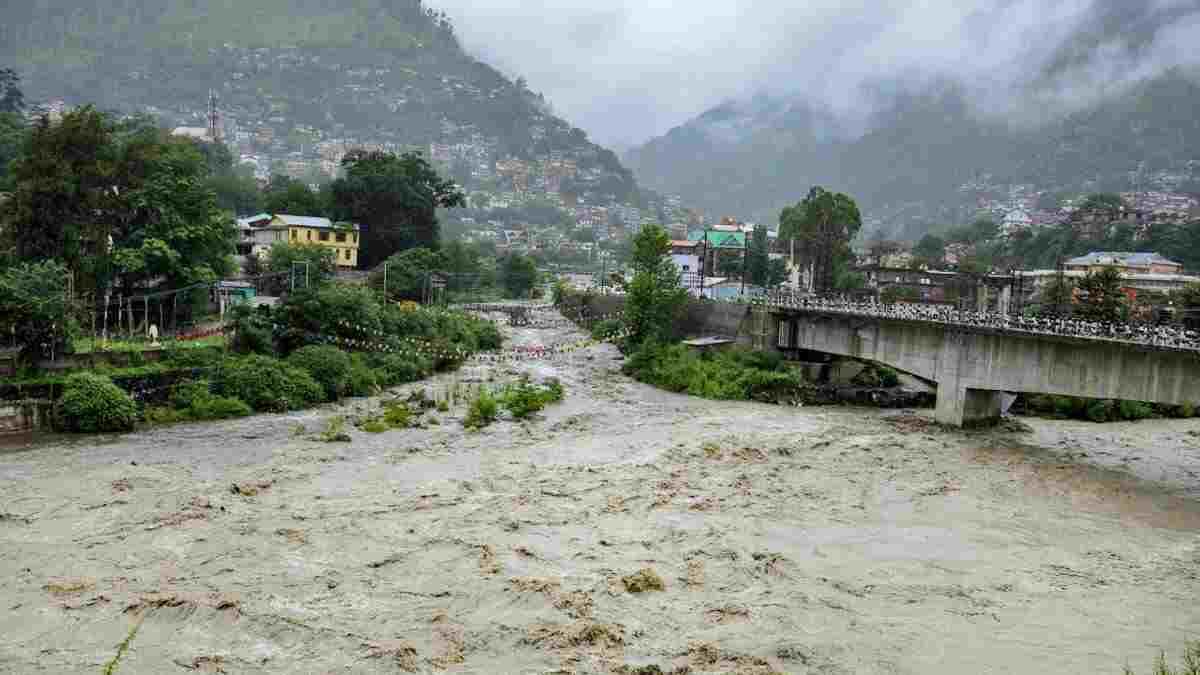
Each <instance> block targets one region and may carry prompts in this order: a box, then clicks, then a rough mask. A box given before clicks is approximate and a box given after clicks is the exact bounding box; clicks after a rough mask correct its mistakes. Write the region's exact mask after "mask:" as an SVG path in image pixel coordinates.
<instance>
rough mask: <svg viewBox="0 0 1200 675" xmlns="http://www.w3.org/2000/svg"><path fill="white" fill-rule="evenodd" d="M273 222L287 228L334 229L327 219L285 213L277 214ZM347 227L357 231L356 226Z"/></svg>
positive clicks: (331, 222)
mask: <svg viewBox="0 0 1200 675" xmlns="http://www.w3.org/2000/svg"><path fill="white" fill-rule="evenodd" d="M274 220H278V221H279V222H281V223H283V224H284V225H287V226H288V227H311V228H314V229H318V230H331V229H333V228H334V227H335V225H334V223H333V221H331V220H329V219H328V218H314V217H313V216H291V215H288V214H286V213H277V214H275V218H274ZM339 225H340V223H339ZM349 227H351V228H353V229H354V230H355V231H358V225H349Z"/></svg>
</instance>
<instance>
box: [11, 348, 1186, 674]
mask: <svg viewBox="0 0 1200 675" xmlns="http://www.w3.org/2000/svg"><path fill="white" fill-rule="evenodd" d="M508 332H509V334H510V335H509V337H510V340H511V342H512V344H513V345H514V346H526V347H533V346H538V345H553V344H560V343H563V342H569V341H578V340H579V339H580V338H581V336H580V334H578V333H576V332H574V331H572V330H570V329H565V328H554V329H508ZM619 368H620V360H619V355H618V354H617V353H616V350H615V349H614V348H612V347H611V346H608V345H598V346H593V347H589V348H586V349H579V350H575V351H572V352H569V353H566V354H562V355H558V356H556V357H555V358H553V359H548V360H529V361H523V362H522V361H516V362H510V363H498V364H490V363H478V364H470V365H468V366H467V367H466V368H464V370H463V371H461V372H459V373H454V374H444V375H440V376H438V377H437V378H435V379H434V380H433V381H431V382H427V383H420V384H416V385H410V386H408V387H405V388H402V389H401V390H400V393H401V395H403V394H404V393H405V392H407V391H412V390H416V389H420V388H430V389H432V388H434V387H438V386H444V387H451V386H454V385H455V384H456V383H460V382H471V381H486V380H488V379H489V378H490V379H493V380H495V381H506V380H509V379H515V378H516V377H518V376H519V375H520V374H522V373H527V374H529V375H531V376H532V377H534V378H538V379H541V378H547V377H557V378H558V379H559V380H560V381H561V382H562V383H563V385H564V387H565V390H566V400H565V401H564V402H563V403H562V404H558V405H553V406H551V407H549V408H547V409H546V410H545V411H544V413H543V414H542V415H541V416H540V417H539V418H537V419H535V420H534V421H531V422H527V423H517V422H513V421H500V422H498V423H496V424H494V425H492V426H489V427H487V428H486V429H484V430H483V431H481V432H478V433H475V432H470V431H467V430H465V429H463V427H462V424H461V418H462V416H463V415H464V414H465V409H463V408H461V407H458V408H454V409H452V410H450V411H448V412H444V413H443V412H438V411H436V410H435V411H431V412H430V413H428V416H430V417H431V418H437V419H438V420H439V422H438V423H437V424H427V425H426V426H425V428H420V429H405V430H394V431H388V432H386V433H381V434H369V433H364V432H360V431H358V430H355V429H353V428H352V427H349V428H348V429H347V431H348V433H350V435H351V437H352V442H350V443H324V442H321V441H320V440H318V439H316V438H315V437H314V434H315V432H317V431H319V430H320V429H322V428H324V427H325V426H326V424H327V423H328V420H329V419H331V418H334V417H339V416H350V415H354V414H358V413H366V412H369V411H370V410H372V409H375V408H377V407H378V405H379V403H380V401H379V400H378V399H374V400H373V399H360V400H353V401H350V402H347V403H346V404H343V405H341V406H325V407H322V408H318V409H313V410H308V411H302V412H296V413H290V414H286V415H265V416H256V417H252V418H248V419H242V420H234V421H228V422H220V423H209V424H183V425H178V426H172V427H168V428H161V429H153V430H150V431H148V432H145V433H140V434H137V435H129V436H117V437H103V438H72V439H60V440H53V441H51V442H48V443H45V442H37V443H34V445H33V447H30V448H27V449H20V450H19V451H11V452H7V453H5V454H0V490H2V492H0V494H3V495H4V498H3V501H2V502H0V595H3V597H4V598H5V599H6V603H7V604H6V608H7V609H8V611H6V612H5V613H4V615H3V616H0V670H5V671H11V672H21V673H56V674H57V673H96V672H99V671H100V670H101V669H102V668H103V667H104V665H105V664H107V663H110V662H111V661H112V660H113V659H114V658H115V656H116V655H117V654H118V652H120V653H121V658H120V661H119V663H118V664H117V667H116V671H115V672H117V673H147V674H149V673H154V674H158V673H163V672H171V671H175V670H180V671H181V672H182V671H183V669H190V670H192V671H194V672H221V671H224V672H229V673H237V672H247V673H248V672H254V673H297V672H304V673H330V672H338V673H342V672H348V673H394V672H422V673H425V672H429V673H435V672H448V673H481V674H482V673H525V672H536V673H548V672H560V673H580V674H582V673H620V672H625V673H632V672H638V671H637V670H636V669H637V668H642V667H646V666H650V665H656V666H659V667H660V668H661V670H662V672H670V671H671V670H672V669H677V668H680V667H683V666H687V667H690V669H691V672H692V673H742V674H750V673H760V674H761V673H867V674H870V673H881V674H882V673H914V674H916V673H920V674H922V675H927V674H940V673H946V674H947V675H949V674H951V673H953V674H955V675H958V674H959V673H962V672H988V673H1014V674H1017V673H1020V674H1025V673H1031V672H1053V673H1067V674H1070V673H1080V674H1081V675H1082V674H1084V673H1087V674H1089V675H1090V674H1091V673H1097V672H1113V673H1116V672H1120V668H1121V666H1122V665H1123V664H1124V663H1125V662H1126V660H1128V661H1129V662H1130V663H1132V664H1134V665H1135V666H1140V665H1141V664H1144V663H1147V662H1148V661H1149V659H1150V658H1151V657H1153V656H1154V655H1155V654H1156V653H1157V652H1158V651H1159V650H1160V649H1161V650H1166V651H1167V652H1168V653H1169V654H1172V653H1175V652H1177V651H1178V650H1179V649H1180V648H1181V647H1182V645H1183V642H1184V641H1185V640H1186V639H1194V638H1196V637H1197V633H1198V632H1200V608H1197V606H1196V603H1195V598H1196V597H1200V577H1198V576H1197V573H1196V569H1197V566H1198V565H1200V537H1198V536H1197V534H1196V533H1197V532H1200V505H1198V502H1197V499H1198V498H1200V453H1198V452H1197V450H1196V448H1197V446H1200V442H1197V441H1196V438H1197V434H1200V421H1197V420H1169V421H1161V423H1160V421H1155V422H1152V423H1151V422H1141V423H1136V424H1131V423H1117V424H1110V425H1105V426H1103V427H1098V426H1095V425H1087V424H1084V423H1079V422H1057V421H1050V420H1039V419H1028V420H1024V422H1025V423H1026V424H1027V425H1028V429H1029V430H1028V431H1023V430H1022V427H1021V426H1018V425H1012V426H1008V427H1005V428H1001V429H997V430H992V431H986V432H971V433H968V432H959V431H951V430H945V429H941V428H939V427H937V426H935V425H933V424H932V423H931V417H930V416H929V415H928V414H927V413H925V412H914V411H903V410H902V411H879V410H871V409H858V408H847V407H823V408H799V409H797V408H790V407H783V406H771V405H763V404H756V403H744V402H717V401H706V400H701V399H695V398H688V397H684V396H680V395H676V394H670V393H667V392H663V391H660V390H656V389H654V388H652V387H650V386H647V385H642V384H639V383H636V382H633V381H631V380H630V379H629V378H627V377H625V376H623V375H621V374H620V372H619ZM300 426H302V427H303V428H304V432H303V433H299V432H298V427H300ZM644 569H651V570H653V571H654V572H655V573H656V574H657V575H658V576H659V577H660V578H661V579H662V581H663V583H664V586H665V588H664V589H663V590H661V591H655V590H650V591H646V592H642V593H631V592H629V590H628V588H629V587H628V586H627V585H626V583H624V582H623V581H622V579H623V577H626V576H628V575H633V574H634V573H637V572H639V571H640V570H644ZM635 587H636V586H635ZM122 644H124V645H125V647H124V648H123V649H121V648H119V645H122ZM622 669H624V670H622ZM641 672H653V671H648V670H642V671H641Z"/></svg>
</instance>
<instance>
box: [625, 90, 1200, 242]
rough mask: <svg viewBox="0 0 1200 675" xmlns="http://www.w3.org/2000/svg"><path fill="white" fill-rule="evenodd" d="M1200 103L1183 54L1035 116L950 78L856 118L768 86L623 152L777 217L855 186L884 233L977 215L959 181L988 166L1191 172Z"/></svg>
mask: <svg viewBox="0 0 1200 675" xmlns="http://www.w3.org/2000/svg"><path fill="white" fill-rule="evenodd" d="M1197 109H1200V77H1198V76H1197V73H1196V72H1195V70H1194V69H1183V68H1176V69H1171V70H1169V71H1168V72H1165V73H1162V74H1161V75H1159V76H1157V77H1154V78H1150V79H1146V80H1143V81H1140V82H1136V83H1133V84H1130V85H1127V86H1125V87H1124V88H1122V89H1121V90H1119V91H1116V92H1113V93H1111V94H1110V95H1109V96H1107V97H1106V98H1104V99H1101V100H1098V101H1096V102H1095V103H1094V104H1092V105H1090V106H1088V107H1086V108H1083V109H1080V110H1075V111H1072V112H1069V113H1062V114H1059V115H1057V116H1054V117H1052V118H1051V119H1050V120H1049V121H1044V122H1041V123H1038V124H1032V123H1031V122H1030V121H1029V118H1027V117H1022V118H1016V119H1005V118H1003V117H999V116H997V115H995V114H994V113H993V112H991V111H981V110H979V109H978V108H976V107H975V106H974V105H973V103H972V100H971V93H970V89H969V88H968V87H966V86H964V85H962V84H959V83H955V82H952V81H948V80H940V81H937V82H935V83H931V84H928V85H927V86H925V87H924V88H923V89H920V90H908V89H900V90H898V91H897V92H896V93H894V94H893V95H892V96H891V98H890V99H889V100H885V101H883V102H882V103H881V105H880V107H879V108H877V109H875V110H874V111H871V113H870V114H868V115H863V116H862V118H861V119H846V118H845V117H841V118H839V116H838V115H837V114H836V113H834V112H832V111H831V110H830V109H829V108H827V107H824V106H822V105H821V104H819V103H813V102H811V101H808V100H806V99H805V98H804V97H803V96H802V95H801V96H792V97H770V96H764V95H759V96H756V97H755V98H754V99H751V100H749V101H745V102H726V103H724V104H722V105H721V106H718V107H717V108H714V109H712V110H709V111H707V112H705V113H704V114H702V115H700V116H698V117H697V118H695V119H693V120H691V121H689V122H687V123H686V124H684V125H682V126H680V127H677V128H675V129H673V130H671V131H670V132H669V133H667V134H666V135H664V136H662V137H659V138H656V139H653V140H651V141H650V142H648V143H646V144H645V145H643V146H641V147H639V148H636V149H634V150H632V151H630V152H629V153H627V154H626V161H627V163H628V164H629V165H630V166H631V167H632V168H633V169H634V172H635V174H636V175H637V176H638V178H639V180H641V181H642V182H643V183H645V184H646V185H648V186H649V187H651V188H654V189H657V190H660V191H663V192H668V193H678V194H680V195H681V196H682V197H683V198H684V199H685V201H688V202H692V203H695V204H697V205H698V206H701V207H702V208H705V209H706V210H709V211H711V212H712V214H713V215H727V214H728V215H733V214H737V215H739V216H742V217H745V218H751V219H756V220H762V221H766V222H774V220H775V218H777V217H778V212H779V210H780V209H781V208H782V207H783V206H785V205H788V204H792V203H795V202H796V201H798V200H799V199H801V198H802V197H803V196H804V194H805V193H806V192H807V190H808V188H809V187H810V186H811V185H826V186H827V187H830V188H833V189H838V190H841V191H845V192H847V193H849V194H851V195H852V196H854V197H855V198H856V199H857V200H858V201H859V203H860V205H861V206H862V207H863V208H864V210H865V211H866V212H867V213H868V214H869V215H871V216H874V217H876V218H878V219H879V220H880V222H879V223H878V225H879V226H880V227H881V229H882V230H883V231H884V233H885V234H889V235H895V236H902V237H905V238H912V237H919V236H920V234H922V233H923V232H924V231H925V230H926V229H927V228H928V227H929V226H931V225H943V224H946V223H948V222H962V221H963V220H965V219H969V218H971V217H972V216H973V213H974V204H973V203H972V202H971V200H970V199H968V198H965V197H964V191H962V190H960V188H961V187H962V186H963V185H964V184H965V183H967V182H969V181H972V180H973V179H975V178H977V177H980V176H986V177H987V180H988V181H990V182H991V183H992V184H994V185H995V186H997V187H999V186H1002V185H1009V184H1028V185H1033V186H1034V187H1035V189H1038V190H1046V191H1054V192H1071V191H1085V190H1096V189H1111V190H1123V189H1131V188H1133V187H1135V186H1133V185H1132V183H1131V180H1132V179H1131V178H1130V173H1131V172H1140V173H1142V174H1145V173H1147V172H1151V173H1152V172H1155V171H1159V172H1161V171H1182V172H1187V176H1186V178H1185V180H1184V181H1183V182H1184V183H1189V184H1190V182H1194V181H1195V179H1196V178H1200V175H1193V172H1195V171H1196V170H1197V166H1196V164H1195V163H1193V162H1192V160H1197V159H1200V121H1198V120H1197V119H1196V117H1195V115H1194V112H1195V111H1196V110H1197ZM1177 187H1179V186H1177Z"/></svg>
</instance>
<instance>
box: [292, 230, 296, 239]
mask: <svg viewBox="0 0 1200 675" xmlns="http://www.w3.org/2000/svg"><path fill="white" fill-rule="evenodd" d="M295 239H296V231H295V230H292V240H293V241H294V240H295Z"/></svg>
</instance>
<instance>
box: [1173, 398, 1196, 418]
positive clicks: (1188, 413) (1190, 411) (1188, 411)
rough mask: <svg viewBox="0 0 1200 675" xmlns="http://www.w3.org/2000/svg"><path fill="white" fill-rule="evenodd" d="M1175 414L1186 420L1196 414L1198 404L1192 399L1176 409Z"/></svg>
mask: <svg viewBox="0 0 1200 675" xmlns="http://www.w3.org/2000/svg"><path fill="white" fill-rule="evenodd" d="M1175 415H1176V416H1177V417H1182V418H1183V419H1185V420H1186V419H1191V418H1193V417H1195V416H1196V406H1195V405H1193V404H1192V402H1191V401H1188V402H1187V403H1184V404H1183V405H1181V406H1179V407H1178V408H1176V409H1175Z"/></svg>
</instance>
